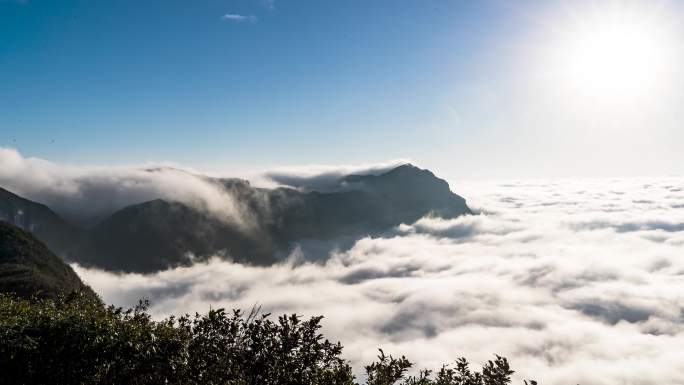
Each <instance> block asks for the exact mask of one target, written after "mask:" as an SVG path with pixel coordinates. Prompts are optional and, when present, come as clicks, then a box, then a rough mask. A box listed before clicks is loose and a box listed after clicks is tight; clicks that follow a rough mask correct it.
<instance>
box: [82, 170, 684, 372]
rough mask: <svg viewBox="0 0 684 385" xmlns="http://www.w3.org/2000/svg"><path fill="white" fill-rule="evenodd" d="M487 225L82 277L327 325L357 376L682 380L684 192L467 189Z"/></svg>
mask: <svg viewBox="0 0 684 385" xmlns="http://www.w3.org/2000/svg"><path fill="white" fill-rule="evenodd" d="M455 190H457V191H456V192H457V193H460V194H464V195H465V196H468V197H469V203H470V204H471V205H473V206H475V207H476V208H479V209H480V211H482V212H484V213H485V214H483V215H479V216H469V217H462V218H458V219H455V220H440V219H433V218H424V219H421V220H419V221H418V222H416V223H414V224H405V225H402V226H399V227H398V228H396V229H394V230H393V231H392V232H391V233H390V234H388V235H387V236H386V237H382V238H364V239H360V240H358V241H356V242H352V243H351V245H350V247H349V248H347V249H341V250H335V251H332V252H331V253H330V256H329V259H328V260H327V261H326V262H324V263H310V262H302V261H305V260H306V258H305V257H306V256H304V255H301V254H302V253H305V252H306V251H303V250H304V249H297V250H295V251H294V252H293V255H291V256H290V259H289V260H288V261H287V262H284V263H282V264H278V265H274V266H271V267H249V266H243V265H239V264H235V263H231V262H229V261H223V260H219V259H214V260H212V261H210V262H208V263H204V264H197V265H194V266H192V267H184V268H177V269H173V270H168V271H164V272H160V273H157V274H154V275H147V276H143V275H138V274H127V275H117V274H110V273H104V272H102V271H97V270H89V269H83V268H81V267H78V266H75V268H76V271H77V272H78V274H79V275H80V276H81V277H82V278H83V279H84V280H85V281H86V282H87V283H89V284H90V285H92V286H93V288H94V289H95V290H96V291H97V292H99V293H100V294H101V295H102V296H103V297H104V299H105V300H106V301H107V302H112V303H116V304H119V305H131V304H133V303H134V302H135V301H136V300H137V299H138V298H140V297H146V298H149V299H150V300H151V301H152V304H153V307H152V312H153V313H154V315H155V316H156V317H163V316H166V315H169V314H176V313H183V312H194V311H206V310H207V309H208V308H209V306H213V307H219V306H221V307H228V308H233V307H238V308H245V309H246V308H250V307H252V306H253V305H254V304H260V305H261V306H262V307H263V309H264V311H267V312H274V313H286V312H297V313H300V314H303V315H317V314H322V315H325V316H326V318H325V320H324V327H325V332H326V333H327V335H329V336H331V337H333V338H335V339H339V340H341V341H342V342H343V344H344V345H345V354H346V356H347V357H348V358H349V359H351V360H352V361H353V363H354V364H355V365H356V367H357V369H360V364H361V363H364V362H369V361H371V360H372V359H373V358H374V356H375V354H376V350H375V349H376V348H377V347H382V348H383V349H385V351H387V352H391V353H396V354H406V355H407V356H408V357H409V358H410V359H412V360H414V361H415V362H417V363H418V364H419V366H426V367H432V368H435V367H438V366H439V365H441V364H442V363H444V362H449V361H451V360H453V359H455V358H456V357H458V356H461V355H465V356H467V357H468V358H470V359H471V360H472V361H474V364H478V363H483V362H485V360H487V359H490V358H491V357H492V354H493V353H498V354H502V355H505V356H507V357H509V358H510V359H511V360H512V363H513V365H514V368H515V369H516V370H518V375H520V377H518V380H520V379H522V378H523V377H524V378H530V377H533V378H535V379H537V380H540V381H541V382H540V383H544V384H575V383H580V384H615V383H623V384H674V383H682V382H684V363H683V361H682V360H681V356H680V353H681V347H682V346H684V316H683V314H684V294H682V293H684V260H682V258H681V256H682V251H684V231H683V227H682V226H683V224H684V179H682V178H665V179H625V180H619V179H616V180H550V181H549V180H539V181H513V182H505V183H497V182H492V183H484V182H483V183H466V184H463V183H460V184H458V188H455Z"/></svg>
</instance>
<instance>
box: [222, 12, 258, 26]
mask: <svg viewBox="0 0 684 385" xmlns="http://www.w3.org/2000/svg"><path fill="white" fill-rule="evenodd" d="M221 19H222V20H225V21H231V22H235V23H243V22H246V23H251V24H254V23H256V22H257V21H259V19H258V18H257V17H256V16H254V15H240V14H237V13H226V14H225V15H223V16H222V17H221Z"/></svg>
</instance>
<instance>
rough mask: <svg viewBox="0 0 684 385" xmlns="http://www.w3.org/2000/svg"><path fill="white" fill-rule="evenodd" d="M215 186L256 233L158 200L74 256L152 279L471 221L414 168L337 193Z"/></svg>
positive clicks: (114, 219) (135, 209)
mask: <svg viewBox="0 0 684 385" xmlns="http://www.w3.org/2000/svg"><path fill="white" fill-rule="evenodd" d="M214 181H215V182H216V183H220V184H221V186H222V187H223V188H224V189H226V190H227V191H229V192H230V194H231V196H233V197H235V199H236V200H237V201H238V202H239V203H240V204H241V205H242V206H244V207H245V211H247V212H249V214H250V215H251V216H253V217H254V221H255V222H256V224H257V225H256V226H255V228H254V229H251V230H244V229H240V228H238V227H237V226H235V225H233V224H231V223H229V222H224V221H221V220H219V219H217V218H215V217H213V216H211V215H208V214H204V213H201V212H198V211H197V210H194V209H192V208H190V207H188V206H186V205H183V204H181V203H171V202H166V201H162V200H154V201H150V202H146V203H142V204H138V205H133V206H129V207H127V208H125V209H123V210H120V211H118V212H116V213H115V214H114V215H112V216H111V217H110V218H108V219H107V220H105V221H104V222H102V223H101V224H99V225H98V226H96V227H95V228H94V229H92V231H91V232H90V234H89V236H88V238H87V240H86V241H85V242H84V243H83V244H82V245H81V247H79V248H78V249H77V251H75V252H74V255H73V256H74V258H75V259H76V260H77V261H79V262H81V263H85V264H88V265H93V266H98V267H102V268H106V269H110V270H124V271H136V272H153V271H157V270H162V269H165V268H167V267H170V266H177V265H185V264H189V263H191V260H192V259H191V258H190V257H189V255H192V256H193V257H194V259H197V260H202V259H206V258H207V257H210V256H212V255H215V254H217V253H220V252H225V253H226V255H228V256H230V257H231V258H233V259H235V260H238V261H241V262H249V263H255V264H264V263H270V262H273V261H274V259H273V256H274V254H275V253H277V252H283V251H285V250H287V249H288V248H289V247H291V246H292V244H293V243H294V242H297V241H300V240H327V239H332V238H338V237H355V236H364V235H367V234H376V233H379V232H382V231H385V230H387V229H389V228H392V227H394V226H397V225H399V224H401V223H413V222H415V221H416V220H418V219H419V218H421V217H423V216H425V215H428V214H433V215H436V216H440V217H445V218H453V217H456V216H459V215H464V214H470V213H471V212H470V209H469V208H468V206H467V205H466V203H465V200H464V199H463V198H462V197H460V196H458V195H456V194H454V193H452V192H451V190H450V189H449V185H448V184H447V183H446V182H445V181H444V180H442V179H439V178H437V177H436V176H435V175H434V174H432V173H431V172H430V171H427V170H421V169H419V168H417V167H414V166H412V165H404V166H400V167H397V168H395V169H393V170H391V171H389V172H386V173H384V174H381V175H377V176H373V175H351V176H347V177H345V178H341V180H340V181H339V191H338V192H328V193H321V192H316V191H309V192H306V191H299V190H295V189H291V188H277V189H273V190H270V189H259V188H254V187H252V186H251V185H250V184H249V182H247V181H243V180H239V179H217V180H214Z"/></svg>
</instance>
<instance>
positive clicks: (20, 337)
mask: <svg viewBox="0 0 684 385" xmlns="http://www.w3.org/2000/svg"><path fill="white" fill-rule="evenodd" d="M321 319H322V317H313V318H311V319H308V320H302V319H301V318H300V317H298V316H296V315H291V316H282V317H279V318H278V319H277V320H276V321H274V320H272V319H271V318H270V317H269V315H268V314H266V315H259V314H258V311H253V312H252V313H250V314H247V315H245V314H243V313H241V312H240V311H233V312H231V313H227V312H226V311H225V310H223V309H218V310H210V311H209V312H208V313H207V314H204V315H200V314H195V315H194V316H187V315H185V316H182V317H179V318H174V317H171V318H168V319H165V320H163V321H154V320H152V319H151V317H150V315H149V313H148V312H147V304H146V303H145V302H141V303H140V304H139V305H138V306H136V307H135V308H133V309H128V310H124V309H121V308H116V307H113V306H110V307H104V306H102V304H101V303H100V302H99V301H98V300H97V299H95V298H93V297H92V296H89V295H82V294H73V295H70V296H67V297H58V298H57V299H35V300H32V301H29V300H23V299H16V298H13V297H10V296H7V295H0V383H2V384H135V385H137V384H179V385H180V384H190V385H192V384H209V385H213V384H216V385H218V384H221V385H226V384H230V385H295V384H297V385H308V384H312V385H314V384H315V385H328V384H330V385H332V384H340V385H356V384H357V383H356V382H355V379H354V376H353V375H352V369H351V367H350V365H349V362H348V361H346V360H345V359H343V358H342V345H340V343H332V342H330V341H328V340H327V339H325V338H324V337H323V336H322V335H321V334H320V333H319V329H320V327H321V325H320V322H321ZM410 367H411V363H410V362H409V361H408V360H407V359H406V358H405V357H401V358H398V359H397V358H394V357H392V356H387V355H385V354H384V352H382V351H380V355H379V356H378V360H377V361H376V362H374V363H372V364H370V365H368V366H366V368H365V369H366V376H365V377H366V378H365V380H366V384H368V385H391V384H395V383H401V384H404V385H419V384H420V385H433V384H434V385H504V384H508V383H510V376H511V374H512V373H513V371H512V370H510V368H509V364H508V361H507V360H506V359H505V358H502V357H498V356H497V357H496V359H495V360H494V361H490V362H488V364H487V365H485V366H484V368H483V369H482V372H481V373H480V372H471V371H470V369H469V367H468V363H467V361H466V360H465V359H463V358H461V359H459V360H458V361H456V364H455V367H454V368H451V367H447V366H444V367H443V368H442V369H440V370H439V371H438V372H436V373H434V375H433V373H432V372H431V371H427V370H423V371H421V372H419V374H418V375H416V376H407V372H408V370H409V368H410Z"/></svg>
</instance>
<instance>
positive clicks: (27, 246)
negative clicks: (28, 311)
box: [0, 221, 94, 298]
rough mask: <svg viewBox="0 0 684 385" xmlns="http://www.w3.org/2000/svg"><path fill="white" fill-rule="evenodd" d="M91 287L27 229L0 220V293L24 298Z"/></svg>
mask: <svg viewBox="0 0 684 385" xmlns="http://www.w3.org/2000/svg"><path fill="white" fill-rule="evenodd" d="M74 291H85V292H87V293H89V295H94V293H93V292H92V290H90V288H89V287H88V286H86V285H85V284H83V282H81V280H80V279H79V278H78V276H77V275H76V273H74V271H73V270H72V269H71V267H69V265H67V264H65V263H64V262H62V260H61V259H60V258H59V257H57V256H56V255H54V254H53V253H52V252H51V251H50V250H49V249H48V248H47V246H45V244H43V242H41V241H39V240H38V239H36V238H35V237H34V236H33V235H31V234H29V233H28V232H26V231H24V230H22V229H20V228H18V227H16V226H13V225H11V224H9V223H7V222H3V221H0V292H2V293H12V294H14V295H17V296H20V297H24V298H28V297H31V296H32V295H37V296H38V297H55V296H57V295H58V294H59V293H63V294H68V293H71V292H74Z"/></svg>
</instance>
